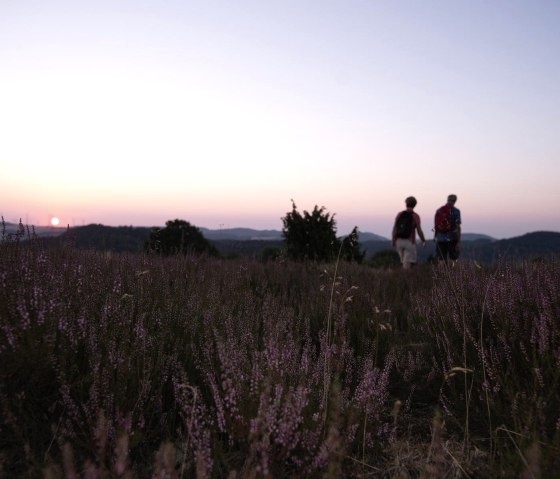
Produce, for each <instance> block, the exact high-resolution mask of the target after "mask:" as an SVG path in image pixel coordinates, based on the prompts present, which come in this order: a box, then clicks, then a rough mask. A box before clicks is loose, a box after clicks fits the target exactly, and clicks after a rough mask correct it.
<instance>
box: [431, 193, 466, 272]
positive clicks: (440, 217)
mask: <svg viewBox="0 0 560 479" xmlns="http://www.w3.org/2000/svg"><path fill="white" fill-rule="evenodd" d="M456 202H457V195H449V196H448V197H447V203H446V204H445V205H443V206H441V207H440V208H438V209H437V210H436V216H435V219H434V232H435V241H436V252H437V257H438V259H439V260H442V261H445V262H447V261H448V260H450V259H451V260H452V261H456V260H457V259H458V258H459V253H460V243H461V211H460V210H459V209H458V208H455V203H456Z"/></svg>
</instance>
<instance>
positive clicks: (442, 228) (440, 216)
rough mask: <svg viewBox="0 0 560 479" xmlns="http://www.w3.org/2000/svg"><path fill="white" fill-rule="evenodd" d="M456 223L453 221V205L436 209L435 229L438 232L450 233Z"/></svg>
mask: <svg viewBox="0 0 560 479" xmlns="http://www.w3.org/2000/svg"><path fill="white" fill-rule="evenodd" d="M454 227H455V223H454V221H453V206H451V205H450V204H446V205H443V206H442V207H441V208H438V210H437V211H436V219H435V231H436V233H449V232H450V231H453V229H454Z"/></svg>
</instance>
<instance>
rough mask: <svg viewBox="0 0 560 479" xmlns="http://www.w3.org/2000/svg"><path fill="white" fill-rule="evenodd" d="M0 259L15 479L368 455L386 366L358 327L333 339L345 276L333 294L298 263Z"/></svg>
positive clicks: (5, 421)
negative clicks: (356, 331)
mask: <svg viewBox="0 0 560 479" xmlns="http://www.w3.org/2000/svg"><path fill="white" fill-rule="evenodd" d="M0 254H1V261H0V265H1V269H0V282H1V286H2V290H1V291H2V293H1V295H2V297H1V298H0V300H1V302H0V314H1V323H0V359H1V365H2V366H1V367H0V375H1V376H0V377H1V380H2V382H1V389H0V405H1V408H2V409H1V410H2V417H1V421H0V428H1V433H2V435H1V437H2V439H1V441H2V450H3V451H4V455H3V457H2V461H3V464H4V468H5V469H9V470H10V471H11V472H12V473H13V474H14V475H18V474H23V473H24V472H25V471H35V473H36V472H37V471H39V470H43V469H44V470H45V471H50V472H49V474H50V473H52V472H53V471H56V470H58V469H57V467H58V468H60V467H62V468H63V469H64V470H65V471H67V472H68V471H71V470H74V469H75V470H82V471H86V470H88V471H94V470H95V471H97V472H100V473H107V474H118V473H119V471H121V472H122V471H124V470H129V471H132V472H134V473H135V474H139V475H140V476H143V475H144V473H142V472H141V471H146V470H155V469H157V468H160V469H162V468H163V469H165V468H167V469H169V468H170V467H172V468H173V470H181V471H183V473H184V474H193V473H196V474H198V476H199V477H211V476H222V475H227V473H229V472H231V471H237V472H238V473H243V474H245V475H251V474H253V473H254V474H257V475H265V476H266V475H273V476H277V475H297V474H299V473H301V471H304V472H305V473H306V474H309V475H313V474H320V473H321V471H325V470H327V469H328V468H329V467H331V466H332V464H333V461H336V462H337V463H338V464H339V465H340V467H342V464H343V463H344V462H345V461H346V460H347V459H345V458H346V457H351V456H352V455H353V454H354V453H355V451H356V450H358V449H359V450H360V451H362V450H364V449H367V450H368V451H373V450H380V449H381V444H382V442H381V441H382V439H383V438H384V437H385V436H386V435H387V431H388V426H387V420H386V418H385V417H384V407H385V405H386V403H387V399H388V394H389V391H388V389H389V388H388V380H389V375H390V372H391V370H392V367H393V363H394V358H393V355H392V353H391V352H390V348H388V347H386V346H385V347H384V348H383V349H382V348H381V347H380V341H379V339H377V340H376V338H375V337H374V335H371V334H369V333H370V331H371V325H367V324H365V323H367V321H368V319H366V318H364V325H362V326H360V328H362V329H363V330H364V331H367V334H364V335H363V336H361V337H359V336H355V337H353V336H352V335H349V334H347V330H348V322H349V315H350V314H352V315H354V316H356V313H357V312H356V311H354V312H353V311H352V308H351V306H353V304H354V303H353V302H352V296H351V295H350V292H353V291H354V289H355V288H354V287H353V286H352V285H351V284H350V283H348V281H349V280H350V278H348V279H345V277H344V274H345V273H346V272H347V273H348V276H349V277H351V276H352V274H353V271H352V270H351V269H349V270H348V271H345V270H344V268H342V269H341V270H340V271H339V272H340V275H339V276H337V277H336V281H335V282H334V283H333V282H332V278H333V273H332V272H330V271H328V270H326V269H324V268H323V267H322V266H320V265H317V264H311V263H309V264H306V263H300V264H297V265H296V264H262V263H258V262H250V263H246V262H243V261H225V260H218V259H211V258H208V257H204V256H195V255H186V256H176V257H169V258H161V257H151V256H143V255H138V256H127V255H116V254H113V255H110V254H105V253H99V252H88V251H78V250H75V249H73V248H72V247H71V246H67V247H63V248H59V249H54V250H49V251H46V250H43V249H42V248H41V247H40V246H38V245H37V244H33V245H32V244H27V245H26V246H24V247H23V246H22V245H20V244H12V243H3V244H2V245H1V247H0ZM327 268H329V266H327ZM330 285H334V289H332V291H331V290H329V287H328V286H330ZM363 305H364V306H366V307H367V308H368V309H370V305H369V304H368V303H367V301H365V302H364V303H363ZM329 309H330V310H331V313H330V314H331V317H332V321H333V330H332V335H331V336H330V338H329V336H328V335H327V332H326V328H325V322H326V318H327V315H328V311H329ZM360 314H362V312H360ZM368 316H371V314H369V311H368ZM352 321H353V322H354V323H355V324H356V323H357V321H358V319H353V320H352ZM374 330H375V328H374ZM358 337H359V338H360V339H359V341H358V340H357V338H358ZM353 343H354V344H353ZM326 362H327V363H328V364H329V366H330V367H329V377H328V380H327V381H326V380H325V369H324V367H323V366H324V364H325V363H326ZM325 385H326V386H325ZM325 388H326V389H325ZM325 392H326V394H327V397H328V398H329V399H330V400H329V401H328V402H325V401H324V397H325ZM333 398H334V399H333ZM335 443H336V444H337V446H336V448H335V446H334V444H335ZM165 444H167V445H165ZM170 448H171V449H170ZM333 448H335V449H334V450H333ZM123 451H124V452H123ZM170 451H172V452H170ZM125 453H126V454H125ZM61 465H62V466H61ZM45 468H46V469H45ZM72 468H74V469H72ZM298 471H300V472H298ZM45 474H46V473H45Z"/></svg>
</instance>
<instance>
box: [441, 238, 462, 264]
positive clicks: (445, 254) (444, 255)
mask: <svg viewBox="0 0 560 479" xmlns="http://www.w3.org/2000/svg"><path fill="white" fill-rule="evenodd" d="M436 250H437V257H438V259H440V260H443V261H447V260H449V259H451V260H453V261H455V260H456V259H458V258H459V250H458V249H457V241H438V242H437V247H436Z"/></svg>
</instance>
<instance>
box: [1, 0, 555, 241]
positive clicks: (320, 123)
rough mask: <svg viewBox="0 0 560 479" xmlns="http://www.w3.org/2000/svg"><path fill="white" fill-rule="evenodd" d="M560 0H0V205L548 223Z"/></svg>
mask: <svg viewBox="0 0 560 479" xmlns="http://www.w3.org/2000/svg"><path fill="white" fill-rule="evenodd" d="M559 182H560V1H558V0H554V1H544V0H543V1H533V0H532V1H529V0H527V1H518V0H508V1H500V0H498V1H491V2H488V1H480V0H469V1H444V0H441V1H431V0H427V1H398V0H397V1H380V0H361V1H358V0H344V1H342V0H339V1H330V0H321V1H311V0H309V1H307V0H283V1H268V0H254V1H247V0H239V1H237V2H231V1H222V0H219V1H216V0H204V1H198V0H197V1H188V0H183V1H158V0H153V1H147V0H136V1H132V0H111V1H106V0H96V1H89V2H86V1H77V0H74V1H56V0H52V1H46V0H36V1H28V0H0V214H1V215H3V216H4V218H5V220H6V221H18V220H19V218H21V219H22V220H23V221H24V222H27V223H28V224H34V225H37V226H40V225H46V224H48V223H49V221H50V220H51V218H52V217H53V216H56V217H58V218H60V222H61V225H70V226H75V225H82V224H89V223H101V224H105V225H135V226H156V225H163V224H164V223H165V221H167V220H169V219H174V218H180V219H184V220H187V221H189V222H191V223H192V224H194V225H196V226H203V227H207V228H212V229H218V228H228V227H230V228H233V227H249V228H257V229H281V228H282V221H281V217H282V216H284V215H285V214H286V213H287V212H288V211H290V210H291V199H293V200H294V201H295V203H296V205H297V207H298V209H299V210H300V211H302V210H308V211H311V210H312V209H313V207H314V205H316V204H317V205H319V206H325V207H326V209H327V211H329V212H330V213H335V214H336V216H335V218H336V219H337V224H338V232H339V233H340V234H346V233H349V232H350V230H351V229H352V227H353V226H355V225H356V226H358V227H359V229H360V230H361V231H369V232H374V233H377V234H380V235H383V236H386V237H387V236H389V235H390V230H391V227H392V222H393V220H394V217H395V215H396V213H397V212H398V211H399V210H400V209H402V208H403V207H404V199H405V197H407V196H409V195H414V196H416V198H417V199H418V206H417V208H416V211H417V212H418V213H419V214H420V216H421V218H422V220H423V226H424V231H425V232H429V231H430V229H431V227H432V223H433V215H434V212H435V209H436V208H437V207H438V206H440V205H441V204H443V203H444V202H445V199H446V197H447V195H448V194H449V193H455V194H457V196H458V198H459V199H458V202H457V206H458V207H459V208H460V209H461V212H462V216H463V224H464V227H463V231H466V232H472V233H485V234H489V235H491V236H493V237H496V238H508V237H512V236H517V235H521V234H524V233H526V232H529V231H536V230H552V231H559V230H560V205H559V204H558V203H559V200H560V186H559Z"/></svg>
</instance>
